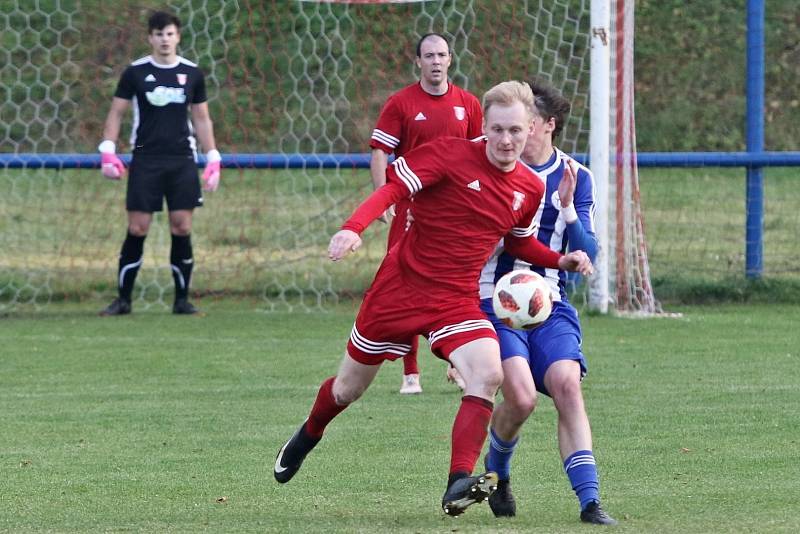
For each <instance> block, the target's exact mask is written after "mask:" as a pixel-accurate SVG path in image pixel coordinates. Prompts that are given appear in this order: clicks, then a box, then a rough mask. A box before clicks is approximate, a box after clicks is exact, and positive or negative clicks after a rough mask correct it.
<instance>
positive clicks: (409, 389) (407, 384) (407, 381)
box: [400, 373, 422, 395]
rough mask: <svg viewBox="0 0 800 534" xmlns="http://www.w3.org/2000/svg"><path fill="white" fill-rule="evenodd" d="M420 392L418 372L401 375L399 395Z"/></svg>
mask: <svg viewBox="0 0 800 534" xmlns="http://www.w3.org/2000/svg"><path fill="white" fill-rule="evenodd" d="M419 393H422V386H421V385H420V383H419V374H416V373H415V374H411V375H403V385H402V386H400V394H401V395H417V394H419Z"/></svg>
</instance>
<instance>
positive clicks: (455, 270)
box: [343, 137, 544, 295]
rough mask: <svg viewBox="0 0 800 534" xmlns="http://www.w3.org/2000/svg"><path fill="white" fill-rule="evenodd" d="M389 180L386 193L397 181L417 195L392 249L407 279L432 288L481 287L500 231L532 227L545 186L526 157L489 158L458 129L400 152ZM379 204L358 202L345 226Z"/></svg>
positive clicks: (361, 221) (470, 290)
mask: <svg viewBox="0 0 800 534" xmlns="http://www.w3.org/2000/svg"><path fill="white" fill-rule="evenodd" d="M387 182H388V183H387V186H385V188H386V189H387V193H386V194H387V195H388V191H390V190H392V189H398V191H397V192H396V193H395V195H399V194H401V193H403V194H410V195H414V203H413V207H412V210H411V211H412V213H413V216H414V222H413V224H412V225H411V227H410V228H409V230H408V231H407V232H406V233H405V235H404V236H403V238H402V239H401V240H400V242H399V244H398V246H397V247H396V248H395V249H393V250H392V252H391V253H390V255H392V254H396V255H397V257H396V261H398V263H399V264H400V267H401V270H402V272H403V273H405V274H407V275H408V278H409V280H408V281H409V282H410V283H413V284H414V285H415V286H417V287H424V288H429V289H430V291H435V292H438V291H440V290H443V291H448V292H450V291H456V292H458V293H459V294H465V293H466V294H472V295H477V294H478V277H479V275H480V272H481V268H482V267H483V265H484V264H485V263H486V260H487V259H488V258H489V255H490V254H491V253H492V251H493V250H494V248H495V246H496V245H497V243H498V241H499V240H500V238H502V237H504V236H505V235H507V234H511V235H512V236H515V237H520V238H526V237H529V236H531V235H533V234H534V230H535V228H534V226H533V224H534V222H533V221H534V215H535V214H536V211H537V209H538V208H539V204H540V202H541V199H542V195H543V194H544V185H543V184H542V181H541V180H540V179H539V178H538V177H537V176H536V175H535V174H534V173H533V171H531V170H530V169H528V168H527V167H526V166H525V165H523V164H521V163H517V165H516V167H515V168H514V169H513V170H511V171H508V172H503V171H501V170H500V169H498V168H497V167H495V166H494V165H492V164H491V163H490V162H489V160H488V158H487V157H486V144H485V142H483V141H469V140H466V139H457V138H453V137H445V138H440V139H437V140H435V141H432V142H430V143H428V144H426V145H424V146H422V147H420V148H417V149H415V150H412V151H411V152H409V153H408V154H407V155H406V156H404V157H400V158H398V159H397V160H395V161H394V162H393V163H392V164H391V165H390V166H389V169H388V170H387ZM400 186H402V188H403V189H404V191H399V188H400ZM379 192H380V190H378V192H376V193H375V194H374V195H376V196H380V195H381V194H382V193H379ZM390 200H391V199H387V200H386V201H390ZM365 204H367V203H365ZM362 206H364V205H362ZM380 209H381V208H380V206H373V207H372V212H371V213H370V214H368V215H367V213H366V210H365V211H363V212H359V211H358V210H357V211H356V213H354V215H353V217H351V219H350V220H348V222H347V223H345V225H344V226H343V228H348V229H354V230H355V231H360V230H361V229H363V225H365V224H368V223H369V221H371V220H372V218H374V217H375V216H377V214H379V213H381V211H380ZM366 219H369V220H366Z"/></svg>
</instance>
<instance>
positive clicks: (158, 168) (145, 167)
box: [125, 155, 203, 213]
mask: <svg viewBox="0 0 800 534" xmlns="http://www.w3.org/2000/svg"><path fill="white" fill-rule="evenodd" d="M165 198H166V199H167V209H168V210H169V211H175V210H192V209H194V208H197V207H200V206H202V205H203V192H202V191H201V190H200V179H199V177H198V175H197V164H196V163H195V162H194V158H193V157H192V156H146V155H134V156H133V159H132V160H131V166H130V169H129V173H128V194H127V196H126V198H125V208H126V209H127V210H128V211H143V212H146V213H153V212H155V211H161V210H162V209H163V206H164V199H165Z"/></svg>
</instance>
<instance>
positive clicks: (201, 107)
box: [192, 102, 217, 153]
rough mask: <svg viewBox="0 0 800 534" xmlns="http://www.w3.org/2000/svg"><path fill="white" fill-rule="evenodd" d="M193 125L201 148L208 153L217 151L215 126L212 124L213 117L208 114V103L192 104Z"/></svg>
mask: <svg viewBox="0 0 800 534" xmlns="http://www.w3.org/2000/svg"><path fill="white" fill-rule="evenodd" d="M192 124H193V125H194V130H195V132H196V133H197V139H198V140H199V141H200V146H202V147H203V150H204V151H205V152H206V153H208V152H211V151H212V150H216V149H217V143H216V142H215V141H214V124H213V123H212V122H211V115H210V114H209V113H208V102H202V103H200V104H192Z"/></svg>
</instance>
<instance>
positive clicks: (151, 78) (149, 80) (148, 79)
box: [144, 74, 156, 82]
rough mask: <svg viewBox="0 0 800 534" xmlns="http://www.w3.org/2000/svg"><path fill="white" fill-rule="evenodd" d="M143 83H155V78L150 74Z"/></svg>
mask: <svg viewBox="0 0 800 534" xmlns="http://www.w3.org/2000/svg"><path fill="white" fill-rule="evenodd" d="M144 81H146V82H154V81H156V77H155V76H153V75H152V74H148V75H147V77H146V78H145V79H144Z"/></svg>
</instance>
